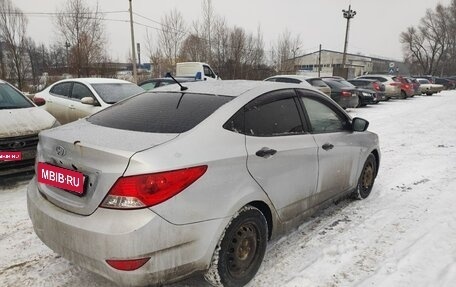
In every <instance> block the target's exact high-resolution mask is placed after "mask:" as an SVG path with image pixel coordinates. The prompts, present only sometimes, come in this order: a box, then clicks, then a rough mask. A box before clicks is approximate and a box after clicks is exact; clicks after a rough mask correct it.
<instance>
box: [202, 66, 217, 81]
mask: <svg viewBox="0 0 456 287" xmlns="http://www.w3.org/2000/svg"><path fill="white" fill-rule="evenodd" d="M203 69H204V75H205V76H207V77H211V78H215V75H214V72H212V70H211V68H209V67H208V66H203Z"/></svg>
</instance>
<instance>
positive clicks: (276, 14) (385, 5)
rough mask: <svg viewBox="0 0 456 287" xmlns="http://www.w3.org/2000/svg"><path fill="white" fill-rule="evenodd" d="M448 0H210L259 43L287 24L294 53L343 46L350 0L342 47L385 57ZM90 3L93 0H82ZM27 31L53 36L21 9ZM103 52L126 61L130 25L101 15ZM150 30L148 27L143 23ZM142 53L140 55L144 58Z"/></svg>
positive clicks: (115, 1)
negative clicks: (295, 40) (296, 44)
mask: <svg viewBox="0 0 456 287" xmlns="http://www.w3.org/2000/svg"><path fill="white" fill-rule="evenodd" d="M65 1H66V0H40V1H33V0H13V3H14V4H15V5H17V6H18V7H19V8H20V9H22V11H23V12H25V13H33V12H56V11H57V10H58V9H60V8H61V7H62V6H63V5H64V3H65ZM450 1H451V0H212V3H213V6H214V10H215V12H216V14H218V15H221V16H223V17H225V19H226V20H227V23H228V25H229V26H234V25H236V26H240V27H243V28H244V29H245V30H246V31H247V32H253V33H254V32H255V31H256V30H257V27H258V26H260V27H261V29H262V31H263V37H264V41H265V49H266V50H269V49H270V44H271V42H272V41H276V39H277V38H278V36H279V34H280V33H281V32H282V31H284V30H285V29H288V30H289V31H290V32H292V33H293V34H294V35H297V34H300V35H301V39H302V46H301V47H300V49H299V52H298V54H305V53H309V52H313V51H316V50H317V49H318V45H319V44H322V48H323V49H331V50H337V51H343V45H344V36H345V25H346V20H345V19H344V18H343V16H342V9H347V8H348V5H349V4H351V6H352V9H353V10H355V11H356V12H357V14H356V16H355V17H354V18H353V19H352V20H351V22H350V23H351V24H350V25H351V26H350V28H351V29H350V36H349V45H348V51H349V52H351V53H362V54H366V55H373V56H379V57H386V58H394V59H402V47H401V44H400V43H399V34H400V33H401V32H402V31H404V30H405V29H406V28H407V27H409V26H411V25H417V24H418V23H419V20H420V18H421V17H423V16H424V14H425V12H426V9H428V8H432V9H434V8H435V6H436V4H437V3H441V4H443V5H446V6H447V5H449V3H450ZM86 3H88V4H89V5H92V6H94V5H95V4H96V1H95V0H86ZM98 3H99V6H100V10H102V11H125V12H122V13H114V14H106V16H105V18H109V19H123V20H128V19H129V15H128V13H127V11H128V5H129V3H128V0H98ZM132 3H133V11H134V12H136V13H138V14H140V15H143V16H146V17H148V18H150V19H152V20H155V21H160V19H161V17H162V16H163V15H164V14H165V13H168V12H169V11H170V10H171V9H173V8H174V7H176V8H177V9H179V10H180V11H181V12H182V14H183V15H184V18H185V20H186V22H187V23H188V24H189V25H190V24H191V23H192V22H193V21H195V20H198V19H199V18H200V17H201V3H202V1H201V0H161V1H154V0H133V2H132ZM27 16H28V19H29V25H28V31H29V35H30V36H31V37H32V38H33V39H35V41H36V42H37V43H45V44H48V43H50V42H53V41H55V40H57V36H56V33H57V29H56V28H55V26H54V25H53V23H54V22H53V19H52V18H51V17H50V16H44V15H27ZM135 21H137V22H139V23H142V24H145V25H148V26H151V27H156V28H158V27H159V25H158V24H157V23H154V22H152V21H149V20H146V19H142V18H139V17H136V16H135ZM105 28H106V34H107V38H108V53H109V54H110V56H111V57H112V58H113V59H114V60H119V61H126V60H127V58H128V54H129V51H130V48H131V42H130V26H129V23H127V22H113V21H105ZM148 29H149V30H150V31H154V30H153V29H151V28H148ZM145 34H146V28H145V27H144V26H139V25H136V26H135V40H136V42H139V43H141V45H142V47H143V52H144V53H145V52H146V51H144V48H145V46H144V45H145V41H146V39H145ZM144 53H143V56H142V58H143V59H145V58H144Z"/></svg>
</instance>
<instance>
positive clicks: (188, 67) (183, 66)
mask: <svg viewBox="0 0 456 287" xmlns="http://www.w3.org/2000/svg"><path fill="white" fill-rule="evenodd" d="M176 77H192V78H195V79H196V80H203V81H207V80H220V77H219V76H217V74H216V73H214V70H212V68H211V67H210V66H209V65H208V64H206V63H201V62H182V63H177V64H176Z"/></svg>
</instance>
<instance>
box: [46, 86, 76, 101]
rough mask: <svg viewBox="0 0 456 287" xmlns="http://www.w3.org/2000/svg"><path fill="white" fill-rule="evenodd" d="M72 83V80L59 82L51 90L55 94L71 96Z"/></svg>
mask: <svg viewBox="0 0 456 287" xmlns="http://www.w3.org/2000/svg"><path fill="white" fill-rule="evenodd" d="M72 84H73V83H71V82H65V83H60V84H57V85H55V86H53V87H52V88H51V90H50V92H51V93H52V94H54V95H58V96H62V97H67V98H69V97H70V91H71V85H72Z"/></svg>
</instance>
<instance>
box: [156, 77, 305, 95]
mask: <svg viewBox="0 0 456 287" xmlns="http://www.w3.org/2000/svg"><path fill="white" fill-rule="evenodd" d="M183 86H185V87H187V88H188V89H187V90H185V92H187V93H201V94H213V95H223V96H230V97H237V96H240V95H242V94H244V93H245V92H247V91H250V90H252V89H256V88H270V89H271V90H272V89H274V88H292V89H293V88H296V84H292V83H291V84H290V83H277V82H267V81H249V80H217V81H196V82H187V83H185V84H184V85H183ZM303 88H310V89H311V87H307V86H303ZM160 91H161V92H163V91H172V92H176V91H177V92H180V87H179V86H178V85H168V86H163V87H159V88H156V89H153V90H151V91H150V92H151V93H156V92H160Z"/></svg>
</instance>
